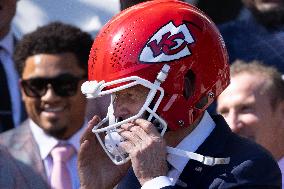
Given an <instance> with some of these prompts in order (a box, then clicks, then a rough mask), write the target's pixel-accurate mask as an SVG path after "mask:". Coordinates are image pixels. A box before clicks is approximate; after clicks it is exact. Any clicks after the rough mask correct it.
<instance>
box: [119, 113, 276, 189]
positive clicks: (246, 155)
mask: <svg viewBox="0 0 284 189" xmlns="http://www.w3.org/2000/svg"><path fill="white" fill-rule="evenodd" d="M213 119H214V122H215V123H216V127H215V129H214V130H213V131H212V133H211V134H210V136H209V137H208V138H207V139H206V140H205V141H204V143H203V144H202V145H201V146H200V147H199V148H198V150H197V151H196V153H199V154H202V155H206V156H212V157H220V158H225V157H230V158H231V159H230V163H229V164H227V165H215V166H212V167H211V166H207V165H203V164H202V163H200V162H197V161H194V160H190V161H189V163H188V164H187V165H186V167H185V169H184V171H183V172H182V174H181V175H180V177H179V181H181V182H179V183H183V184H180V185H178V184H176V185H175V186H169V187H165V188H169V189H170V188H191V189H192V188H193V189H203V188H204V189H208V188H210V189H212V188H219V189H220V188H222V189H223V188H247V189H250V188H263V189H269V188H279V189H281V172H280V169H279V167H278V164H277V162H276V161H275V160H274V159H273V158H272V156H271V155H270V154H269V153H268V152H267V151H266V150H264V149H263V148H262V147H260V146H259V145H257V144H255V143H253V142H251V141H249V140H247V139H245V138H241V137H239V136H237V135H236V134H234V133H232V132H231V130H230V129H229V127H228V125H227V124H226V122H225V121H224V119H223V118H222V117H221V116H216V117H214V116H213ZM181 185H183V186H186V185H187V186H186V187H182V186H181ZM140 187H141V186H140V184H139V182H138V180H137V178H136V177H135V175H134V173H133V170H132V169H131V170H129V171H128V174H127V175H126V176H125V177H124V179H123V180H122V181H121V182H120V183H119V186H118V189H135V188H140Z"/></svg>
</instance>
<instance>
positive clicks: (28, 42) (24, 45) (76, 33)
mask: <svg viewBox="0 0 284 189" xmlns="http://www.w3.org/2000/svg"><path fill="white" fill-rule="evenodd" d="M92 43H93V40H92V37H91V35H90V34H88V33H86V32H83V31H82V30H80V29H79V28H77V27H75V26H72V25H69V24H64V23H61V22H52V23H50V24H48V25H45V26H42V27H39V28H37V29H36V30H35V31H34V32H31V33H29V34H26V35H24V36H23V38H22V39H21V40H20V41H19V42H18V43H17V45H16V48H15V51H14V61H15V63H16V68H17V70H18V72H19V75H20V77H22V74H23V69H24V67H25V61H26V59H27V58H28V57H29V56H33V55H36V54H42V53H45V54H59V53H66V52H70V53H74V55H75V56H76V57H77V59H78V63H79V67H80V68H82V69H83V70H84V71H85V73H88V58H89V52H90V49H91V46H92Z"/></svg>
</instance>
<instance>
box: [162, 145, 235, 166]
mask: <svg viewBox="0 0 284 189" xmlns="http://www.w3.org/2000/svg"><path fill="white" fill-rule="evenodd" d="M167 152H168V153H169V154H174V155H178V156H182V157H186V158H189V159H193V160H196V161H199V162H201V163H203V164H204V165H209V166H214V165H221V164H229V163H230V158H229V157H228V158H214V157H209V156H203V155H200V154H197V153H194V152H187V151H184V150H180V149H178V148H172V147H169V146H167Z"/></svg>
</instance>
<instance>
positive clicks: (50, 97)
mask: <svg viewBox="0 0 284 189" xmlns="http://www.w3.org/2000/svg"><path fill="white" fill-rule="evenodd" d="M58 98H59V96H57V95H56V93H55V92H54V89H53V88H52V86H51V85H50V84H48V85H47V90H46V93H45V94H44V95H43V96H42V97H41V100H42V101H56V99H58Z"/></svg>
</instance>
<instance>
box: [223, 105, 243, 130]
mask: <svg viewBox="0 0 284 189" xmlns="http://www.w3.org/2000/svg"><path fill="white" fill-rule="evenodd" d="M225 119H226V121H227V123H228V125H229V127H230V128H231V130H232V131H233V132H234V133H239V132H240V130H241V129H242V127H243V124H242V121H241V120H240V118H239V114H238V113H237V112H236V111H234V110H232V111H230V112H229V115H228V116H227V117H226V118H225Z"/></svg>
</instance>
